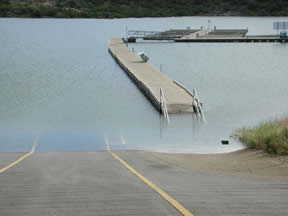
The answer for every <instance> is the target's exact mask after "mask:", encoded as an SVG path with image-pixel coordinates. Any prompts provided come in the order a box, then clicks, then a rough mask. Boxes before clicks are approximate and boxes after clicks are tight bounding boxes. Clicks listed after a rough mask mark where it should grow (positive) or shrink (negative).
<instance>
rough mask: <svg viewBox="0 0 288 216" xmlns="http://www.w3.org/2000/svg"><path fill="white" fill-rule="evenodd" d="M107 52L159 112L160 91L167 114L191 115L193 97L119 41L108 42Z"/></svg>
mask: <svg viewBox="0 0 288 216" xmlns="http://www.w3.org/2000/svg"><path fill="white" fill-rule="evenodd" d="M109 52H110V54H111V55H112V57H113V58H114V59H115V60H116V62H117V63H118V64H119V65H120V66H121V68H122V69H123V70H124V71H125V72H126V73H127V74H128V76H129V77H130V78H131V79H132V80H133V81H134V83H135V84H136V85H137V86H138V87H139V89H141V90H142V92H143V93H144V94H145V95H146V97H147V98H148V99H149V100H150V101H151V102H152V104H153V105H154V106H155V107H156V108H157V109H158V110H160V111H161V99H160V89H162V91H163V93H164V97H165V101H166V106H167V111H168V113H192V112H193V106H192V104H193V101H194V100H193V99H194V97H193V95H192V94H191V93H190V92H189V91H188V90H187V89H185V88H184V87H183V86H182V85H180V84H178V83H177V82H175V81H173V80H171V79H170V78H169V77H167V76H166V75H165V74H164V73H162V72H161V71H160V70H158V69H157V68H155V67H153V66H152V65H151V64H149V63H146V62H144V61H143V60H142V58H141V57H140V56H138V55H137V54H135V53H134V52H133V51H132V50H130V49H129V48H128V47H127V45H126V44H125V43H124V42H123V40H121V39H118V38H116V39H111V40H110V41H109Z"/></svg>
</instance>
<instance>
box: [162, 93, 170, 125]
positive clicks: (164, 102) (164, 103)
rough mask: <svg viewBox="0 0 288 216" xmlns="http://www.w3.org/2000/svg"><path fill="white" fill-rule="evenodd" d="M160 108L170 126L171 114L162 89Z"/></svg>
mask: <svg viewBox="0 0 288 216" xmlns="http://www.w3.org/2000/svg"><path fill="white" fill-rule="evenodd" d="M160 108H161V112H162V114H163V115H164V117H165V119H166V120H167V122H168V124H169V123H170V119H169V114H168V110H167V106H166V101H165V96H164V91H163V89H162V88H160Z"/></svg>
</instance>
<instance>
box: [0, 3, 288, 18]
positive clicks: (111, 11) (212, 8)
mask: <svg viewBox="0 0 288 216" xmlns="http://www.w3.org/2000/svg"><path fill="white" fill-rule="evenodd" d="M179 16H288V7H287V2H286V1H285V0H278V1H277V2H275V1H272V0H267V1H258V0H244V1H225V0H220V1H216V0H211V1H195V2H191V1H188V0H184V1H179V2H178V1H172V0H166V1H156V0H152V1H141V2H139V1H136V0H131V1H97V0H96V1H89V0H82V1H78V0H69V1H60V0H47V1H40V0H31V1H21V0H13V1H12V0H2V1H1V2H0V17H34V18H129V17H179Z"/></svg>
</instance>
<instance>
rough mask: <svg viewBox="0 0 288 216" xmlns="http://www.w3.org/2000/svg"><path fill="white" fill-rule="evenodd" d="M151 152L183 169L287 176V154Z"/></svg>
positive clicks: (249, 151)
mask: <svg viewBox="0 0 288 216" xmlns="http://www.w3.org/2000/svg"><path fill="white" fill-rule="evenodd" d="M149 154H151V153H149ZM152 154H153V155H154V156H155V157H157V158H159V159H161V160H163V161H166V162H168V163H171V164H174V165H176V166H179V167H182V168H185V169H191V170H198V171H208V172H216V173H229V174H236V175H245V176H246V175H249V176H250V175H252V176H279V177H280V176H281V177H288V156H275V155H268V154H266V153H264V152H262V151H255V150H241V151H237V152H233V153H225V154H171V153H152Z"/></svg>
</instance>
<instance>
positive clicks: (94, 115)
mask: <svg viewBox="0 0 288 216" xmlns="http://www.w3.org/2000/svg"><path fill="white" fill-rule="evenodd" d="M208 19H210V20H211V21H212V25H217V27H218V28H247V27H248V28H249V34H251V35H253V34H254V35H256V34H271V33H275V32H273V31H272V23H273V21H288V19H287V18H237V17H234V18H230V17H227V18H221V17H210V18H209V17H185V18H157V19H151V18H146V19H114V20H95V19H89V20H86V19H81V20H77V19H72V20H65V19H0V45H1V49H0V102H1V106H0V151H8V152H10V151H29V150H30V149H31V146H32V144H33V142H34V140H35V137H39V139H38V147H37V151H95V150H104V149H105V144H104V138H105V137H106V140H108V141H109V144H110V145H111V148H112V149H146V150H153V151H165V152H195V153H211V152H212V153H215V152H228V151H234V150H237V149H240V148H242V146H241V145H240V144H239V143H237V142H236V141H234V140H233V139H231V138H229V136H230V135H231V134H232V132H233V130H235V129H237V128H239V127H243V126H253V125H256V124H258V123H260V122H263V121H266V120H270V119H274V118H279V117H281V116H284V115H286V114H287V107H288V100H287V93H288V85H287V78H288V75H287V68H288V61H287V51H288V44H277V43H275V44H274V43H273V44H270V43H263V44H258V43H255V44H252V43H247V44H242V43H228V44H220V43H212V44H202V43H197V44H192V43H190V44H189V43H187V44H185V43H181V44H177V43H150V42H149V43H136V44H130V45H129V47H131V48H132V47H133V48H134V49H135V50H136V51H144V52H146V53H147V54H148V55H149V56H150V57H151V64H153V65H154V66H155V67H158V68H159V67H160V64H161V65H162V71H163V72H164V73H166V74H167V75H168V76H169V77H171V78H172V79H174V80H177V81H179V82H180V83H182V84H184V85H185V86H186V87H187V88H188V89H190V90H192V89H193V88H196V89H197V90H198V94H199V96H200V99H201V100H202V102H203V103H204V112H205V115H206V119H207V123H206V124H203V123H202V122H201V121H199V120H198V119H197V118H195V116H192V115H171V117H170V118H171V124H170V125H169V126H166V125H165V124H164V122H163V119H162V118H161V117H160V115H159V113H158V112H157V111H156V110H155V108H154V107H153V106H152V105H151V104H150V102H149V101H148V100H147V99H146V98H145V97H144V96H143V95H142V93H141V92H140V91H139V90H138V89H137V87H136V86H135V85H134V84H133V83H132V82H131V80H130V79H129V78H128V77H127V76H126V74H125V73H124V72H123V71H122V70H121V69H120V68H119V66H118V65H117V64H115V62H114V60H113V59H112V58H111V57H110V55H109V53H108V51H107V45H108V40H109V38H111V37H122V36H125V29H126V26H127V27H128V28H129V29H141V30H167V29H170V28H186V27H187V26H190V27H191V28H199V27H200V26H204V27H205V26H207V20H208ZM222 139H229V140H230V145H227V146H223V145H221V142H220V141H221V140H222Z"/></svg>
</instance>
